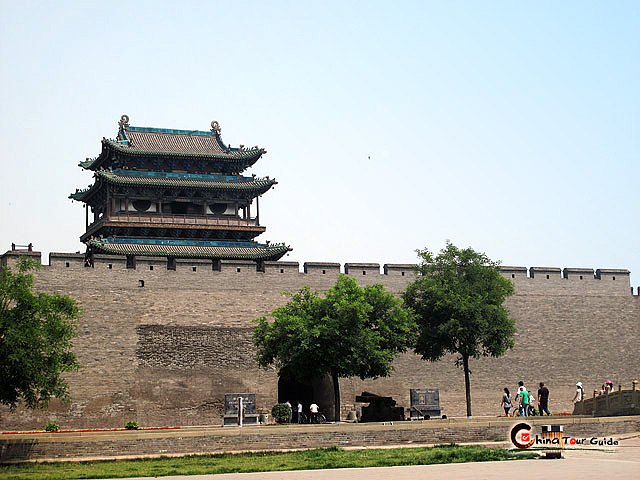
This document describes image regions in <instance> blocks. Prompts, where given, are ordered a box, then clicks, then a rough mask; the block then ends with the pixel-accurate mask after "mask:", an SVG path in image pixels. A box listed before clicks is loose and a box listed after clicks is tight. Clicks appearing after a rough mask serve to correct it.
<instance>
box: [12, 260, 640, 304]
mask: <svg viewBox="0 0 640 480" xmlns="http://www.w3.org/2000/svg"><path fill="white" fill-rule="evenodd" d="M20 256H27V257H29V258H32V259H33V260H35V261H36V262H37V263H39V264H41V263H42V262H41V259H42V254H41V252H34V251H21V250H9V251H7V252H6V253H4V254H2V255H0V266H10V267H12V266H14V265H15V264H16V263H17V261H18V258H19V257H20ZM415 267H416V266H415V265H414V264H410V263H386V264H384V265H382V271H381V268H380V264H379V263H364V262H348V263H345V264H344V265H342V264H340V263H337V262H304V263H303V264H302V271H300V263H299V262H292V261H264V262H262V263H258V264H256V262H255V261H253V260H210V259H198V258H177V259H167V258H166V257H144V256H138V257H135V261H134V262H133V263H131V262H128V261H127V258H126V257H124V256H118V255H104V254H96V255H94V257H93V268H90V267H88V266H87V265H86V263H85V255H84V254H81V253H60V252H51V253H50V254H49V265H44V266H43V270H45V271H47V270H62V269H65V270H66V269H70V270H72V271H83V272H86V273H87V274H88V273H89V272H91V271H92V270H93V271H105V270H113V271H114V272H116V271H122V270H128V271H138V272H139V273H141V272H142V271H146V272H147V273H146V274H145V275H153V274H155V273H156V272H159V273H160V272H164V274H169V275H170V274H172V273H174V271H175V272H177V273H178V274H180V272H183V273H182V275H186V274H189V275H198V276H199V275H211V274H212V273H213V274H224V275H235V274H241V275H248V276H257V275H278V276H279V277H280V278H282V279H285V278H288V277H290V276H293V277H295V278H303V277H304V276H305V275H310V276H316V275H327V276H328V277H332V276H333V277H337V276H338V275H339V274H340V272H341V271H344V273H345V274H346V275H349V276H351V277H354V278H362V277H366V282H367V283H370V282H375V281H376V278H379V279H380V281H381V282H383V283H385V282H386V280H384V279H388V280H389V281H390V282H394V285H395V284H397V285H400V284H401V283H403V282H407V281H410V280H411V279H412V278H414V275H415ZM342 268H343V270H342ZM152 271H153V273H151V272H152ZM500 273H501V274H502V275H503V276H504V277H505V278H507V279H509V280H511V281H512V282H513V283H514V285H515V286H516V289H517V290H518V293H525V292H534V291H535V290H536V288H539V289H541V290H540V292H543V291H548V289H549V288H550V287H551V286H553V288H555V287H558V290H557V292H558V294H560V293H559V292H561V291H566V292H567V293H568V292H569V290H571V291H574V290H575V292H578V291H581V290H584V291H585V292H588V294H597V292H598V291H600V292H601V293H602V294H611V293H612V292H613V293H615V294H616V295H622V294H629V292H631V294H632V295H633V294H634V288H633V287H630V272H629V270H626V269H612V268H599V269H597V270H594V269H593V268H563V269H561V268H558V267H531V268H527V267H522V266H500ZM391 277H393V278H394V280H392V278H391ZM398 277H405V278H402V279H401V278H398ZM146 278H149V277H146ZM193 278H196V277H193ZM363 281H365V279H363ZM398 282H399V283H398ZM567 289H569V290H567Z"/></svg>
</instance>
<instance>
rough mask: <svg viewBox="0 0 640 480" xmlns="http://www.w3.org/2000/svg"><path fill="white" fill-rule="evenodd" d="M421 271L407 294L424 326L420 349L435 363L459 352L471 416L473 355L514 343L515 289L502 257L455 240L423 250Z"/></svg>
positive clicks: (498, 353) (504, 348)
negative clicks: (510, 304)
mask: <svg viewBox="0 0 640 480" xmlns="http://www.w3.org/2000/svg"><path fill="white" fill-rule="evenodd" d="M418 256H419V257H420V259H421V263H420V264H419V265H418V266H417V273H418V276H417V277H416V279H415V280H414V281H413V282H412V283H410V284H409V285H408V287H407V289H406V290H405V292H404V294H403V298H404V301H405V304H406V305H407V306H408V307H410V308H411V309H412V310H413V311H414V313H415V315H416V320H417V322H418V326H419V332H418V338H417V341H416V346H415V351H416V353H417V354H419V355H422V358H423V359H424V360H428V361H432V362H435V361H437V360H439V359H440V358H442V357H443V356H444V355H445V354H446V353H454V354H458V355H459V356H458V358H457V360H456V365H457V366H460V365H462V368H463V369H464V385H465V390H466V400H467V416H471V385H470V382H469V374H470V373H471V372H470V370H469V359H470V358H479V357H481V356H492V357H499V356H501V355H504V354H505V353H506V351H507V350H508V349H509V348H513V336H514V333H515V331H516V329H515V321H514V320H512V319H511V318H509V312H508V310H507V309H506V308H505V307H504V306H503V303H504V301H505V299H506V297H507V296H509V295H513V293H514V288H513V285H512V284H511V282H510V281H509V280H507V279H506V278H504V277H503V276H502V275H501V274H500V271H499V268H498V265H499V263H498V262H494V261H491V260H490V259H489V258H487V256H486V255H485V254H483V253H478V252H476V251H474V250H472V249H471V248H466V249H464V250H460V249H458V248H457V247H455V246H454V245H452V244H451V243H449V242H447V245H446V247H445V248H444V249H442V250H441V251H440V253H439V254H438V255H436V256H434V255H433V254H432V253H431V252H430V251H429V250H426V249H425V250H418Z"/></svg>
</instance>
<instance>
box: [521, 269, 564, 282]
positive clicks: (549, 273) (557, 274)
mask: <svg viewBox="0 0 640 480" xmlns="http://www.w3.org/2000/svg"><path fill="white" fill-rule="evenodd" d="M536 275H538V278H546V279H547V280H551V279H557V278H561V277H562V270H561V269H559V268H556V267H531V268H530V269H529V277H531V278H535V277H536Z"/></svg>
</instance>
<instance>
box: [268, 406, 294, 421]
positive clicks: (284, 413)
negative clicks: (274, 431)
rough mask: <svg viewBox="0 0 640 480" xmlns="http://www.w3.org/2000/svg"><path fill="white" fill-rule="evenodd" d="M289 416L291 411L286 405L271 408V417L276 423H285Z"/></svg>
mask: <svg viewBox="0 0 640 480" xmlns="http://www.w3.org/2000/svg"><path fill="white" fill-rule="evenodd" d="M290 414H291V409H290V408H289V405H287V404H286V403H276V404H275V405H274V406H273V408H271V415H272V416H273V419H274V420H275V421H276V422H277V423H287V422H288V421H289V415H290Z"/></svg>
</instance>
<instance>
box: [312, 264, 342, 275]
mask: <svg viewBox="0 0 640 480" xmlns="http://www.w3.org/2000/svg"><path fill="white" fill-rule="evenodd" d="M303 266H304V273H309V274H318V273H319V274H321V275H326V274H330V275H331V274H332V275H338V274H339V273H340V264H339V263H333V262H304V264H303Z"/></svg>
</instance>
